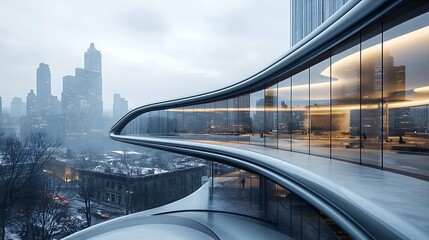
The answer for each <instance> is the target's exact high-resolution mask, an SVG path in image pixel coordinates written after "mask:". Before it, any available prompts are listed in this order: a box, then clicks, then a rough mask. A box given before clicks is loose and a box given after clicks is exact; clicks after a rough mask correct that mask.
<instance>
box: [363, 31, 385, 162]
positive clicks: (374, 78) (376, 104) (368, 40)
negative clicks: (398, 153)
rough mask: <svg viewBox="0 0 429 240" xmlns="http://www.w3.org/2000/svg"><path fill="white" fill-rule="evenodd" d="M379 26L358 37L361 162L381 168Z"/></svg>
mask: <svg viewBox="0 0 429 240" xmlns="http://www.w3.org/2000/svg"><path fill="white" fill-rule="evenodd" d="M381 41H382V39H381V23H379V24H376V25H374V26H372V27H370V28H369V29H368V30H366V31H363V32H362V34H361V52H360V53H361V113H360V114H361V116H360V119H361V125H360V129H361V132H362V134H361V136H360V138H361V139H360V140H361V143H362V144H361V162H362V164H366V165H373V166H376V167H381V165H382V153H381V148H382V142H383V128H382V121H383V105H382V97H383V96H382V92H383V91H382V89H383V72H382V45H381Z"/></svg>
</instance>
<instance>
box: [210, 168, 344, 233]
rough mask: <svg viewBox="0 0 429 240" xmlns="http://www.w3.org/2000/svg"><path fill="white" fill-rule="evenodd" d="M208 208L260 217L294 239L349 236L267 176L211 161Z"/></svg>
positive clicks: (319, 212)
mask: <svg viewBox="0 0 429 240" xmlns="http://www.w3.org/2000/svg"><path fill="white" fill-rule="evenodd" d="M211 172H212V176H213V177H212V178H211V181H210V182H209V184H210V185H211V186H210V191H211V193H210V196H211V197H210V202H209V209H210V210H212V211H222V212H230V213H235V214H240V215H243V214H244V215H246V216H251V217H254V218H257V219H263V220H264V221H267V222H268V223H274V224H275V225H276V226H277V230H278V231H280V232H283V233H285V234H286V235H288V236H290V237H292V238H294V239H351V237H350V236H349V235H348V234H347V233H346V232H344V230H342V229H341V228H340V227H339V226H338V225H337V224H335V223H334V222H333V220H332V219H330V218H329V217H328V216H326V214H324V213H323V212H321V211H319V210H317V209H316V208H315V207H313V206H312V205H311V204H310V203H308V202H307V201H305V200H304V199H303V198H301V197H299V196H298V195H297V194H295V193H294V192H292V191H290V190H288V189H286V188H283V187H281V186H280V185H278V184H276V183H274V182H272V181H270V180H269V179H267V178H265V177H262V176H259V175H257V174H253V173H251V172H247V171H244V170H242V169H238V168H235V167H231V166H228V165H224V164H219V163H214V162H212V164H211Z"/></svg>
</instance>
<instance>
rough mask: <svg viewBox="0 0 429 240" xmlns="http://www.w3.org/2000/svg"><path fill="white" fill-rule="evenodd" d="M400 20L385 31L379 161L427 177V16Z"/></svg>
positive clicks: (389, 21)
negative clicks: (383, 125) (382, 133)
mask: <svg viewBox="0 0 429 240" xmlns="http://www.w3.org/2000/svg"><path fill="white" fill-rule="evenodd" d="M426 10H428V9H426ZM405 17H409V16H404V18H405ZM401 20H402V19H398V18H396V17H394V16H392V17H389V18H388V19H386V21H385V26H384V29H386V30H385V31H384V32H383V67H384V71H383V73H384V77H383V80H384V82H383V105H384V108H385V110H384V113H385V115H384V118H385V120H384V122H385V132H386V137H385V141H384V144H383V146H384V149H383V162H384V167H385V168H388V169H393V170H401V171H404V170H406V171H409V172H411V173H414V174H425V175H426V176H429V173H428V172H429V163H428V161H427V160H428V159H429V133H428V128H429V127H428V126H429V122H428V116H429V115H428V106H429V41H428V39H429V13H428V12H426V13H424V14H422V15H420V16H417V17H414V18H411V19H409V20H407V21H405V22H401ZM402 21H403V20H402ZM398 22H399V23H398Z"/></svg>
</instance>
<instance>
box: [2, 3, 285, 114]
mask: <svg viewBox="0 0 429 240" xmlns="http://www.w3.org/2000/svg"><path fill="white" fill-rule="evenodd" d="M289 29H290V11H289V1H286V0H269V1H260V0H233V1H231V0H211V1H208V0H207V1H206V0H181V1H174V0H170V1H162V0H157V1H149V0H148V1H142V0H127V1H113V0H111V1H110V0H98V1H96V0H93V1H89V0H73V1H68V0H37V1H23V0H1V1H0V96H1V97H3V107H7V108H8V107H10V101H11V99H12V98H13V97H15V96H18V97H21V98H23V100H24V101H25V97H26V96H27V93H28V92H29V90H30V89H36V69H37V67H38V65H39V63H41V62H44V63H46V64H49V66H50V69H51V75H52V94H53V95H55V96H58V97H59V98H61V92H62V78H63V76H66V75H73V74H74V69H75V68H76V67H83V54H84V52H85V51H86V50H87V49H88V47H89V44H90V43H91V42H94V43H95V47H96V48H97V49H98V50H99V51H101V53H102V58H103V59H102V61H103V101H104V108H105V111H110V110H111V109H112V104H113V94H114V93H119V94H121V96H123V97H125V98H126V99H127V100H128V101H129V106H130V108H135V107H138V106H140V105H144V104H148V103H152V102H157V101H160V100H168V99H174V98H177V97H184V96H189V95H193V94H197V93H202V92H206V91H210V90H216V89H218V88H221V87H225V86H227V85H231V84H233V83H236V82H239V81H241V80H243V79H245V78H247V77H249V76H251V75H252V74H254V73H256V72H257V71H258V70H260V69H262V68H264V67H266V66H267V65H269V64H270V63H272V62H273V61H274V60H275V59H277V58H278V57H279V56H281V55H282V54H283V53H285V52H286V51H287V50H288V48H289V47H290V30H289Z"/></svg>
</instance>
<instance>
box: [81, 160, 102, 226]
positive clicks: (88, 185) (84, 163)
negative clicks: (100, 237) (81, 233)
mask: <svg viewBox="0 0 429 240" xmlns="http://www.w3.org/2000/svg"><path fill="white" fill-rule="evenodd" d="M96 166H97V164H96V163H95V162H93V161H90V160H85V159H82V160H81V162H80V164H79V169H80V171H89V172H91V171H94V168H95V167H96ZM99 186H100V184H99V183H98V181H97V180H94V179H92V178H88V179H85V178H84V177H83V176H82V174H81V178H80V180H79V184H78V192H77V193H78V195H79V198H80V199H81V200H82V201H83V203H84V206H83V207H81V210H82V211H83V212H84V213H85V220H86V227H89V226H91V222H92V221H91V220H92V218H91V217H92V215H93V214H94V212H95V210H96V208H97V202H96V200H95V198H94V192H96V191H97V189H99Z"/></svg>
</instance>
